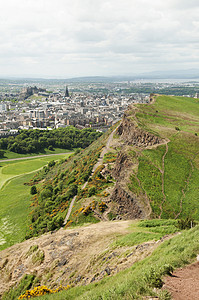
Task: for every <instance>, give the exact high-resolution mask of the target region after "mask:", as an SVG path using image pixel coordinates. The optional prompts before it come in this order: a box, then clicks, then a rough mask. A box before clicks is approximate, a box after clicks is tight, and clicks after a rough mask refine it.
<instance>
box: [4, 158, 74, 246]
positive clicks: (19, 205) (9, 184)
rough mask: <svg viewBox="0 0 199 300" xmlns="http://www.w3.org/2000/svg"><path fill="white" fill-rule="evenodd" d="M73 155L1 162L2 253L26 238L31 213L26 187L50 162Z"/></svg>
mask: <svg viewBox="0 0 199 300" xmlns="http://www.w3.org/2000/svg"><path fill="white" fill-rule="evenodd" d="M69 155H70V154H63V155H57V156H56V155H53V156H46V157H40V158H33V159H24V160H20V161H14V160H13V161H9V162H1V163H0V250H2V249H5V248H7V247H9V246H11V245H13V244H15V243H17V242H20V241H22V240H23V239H24V237H25V234H26V231H27V225H28V224H27V216H28V214H29V211H30V201H29V200H30V198H31V197H32V196H31V195H30V186H28V185H24V183H25V182H28V181H30V179H31V178H32V177H33V175H34V174H35V173H36V172H37V171H38V170H39V169H41V168H43V166H45V165H46V164H48V163H49V162H50V161H51V160H59V159H62V158H66V157H68V156H69Z"/></svg>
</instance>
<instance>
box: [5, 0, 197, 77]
mask: <svg viewBox="0 0 199 300" xmlns="http://www.w3.org/2000/svg"><path fill="white" fill-rule="evenodd" d="M198 16H199V1H198V0H165V1H161V0H70V1H69V0H6V1H2V3H1V9H0V76H1V77H3V76H19V77H23V76H27V77H43V78H70V77H81V76H117V75H133V74H140V73H145V72H152V71H156V70H162V71H167V70H169V71H170V70H181V69H183V70H186V69H192V68H199V18H198Z"/></svg>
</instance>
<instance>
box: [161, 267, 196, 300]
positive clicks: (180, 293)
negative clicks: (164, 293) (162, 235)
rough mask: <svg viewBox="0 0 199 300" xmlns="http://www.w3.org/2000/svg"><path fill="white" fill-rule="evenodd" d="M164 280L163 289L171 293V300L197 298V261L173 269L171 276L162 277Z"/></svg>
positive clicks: (193, 299)
mask: <svg viewBox="0 0 199 300" xmlns="http://www.w3.org/2000/svg"><path fill="white" fill-rule="evenodd" d="M164 282H165V285H164V289H167V290H168V291H169V292H170V293H171V296H172V299H173V300H198V299H199V284H198V283H199V261H197V262H195V263H193V264H191V265H188V266H187V267H185V268H181V269H177V270H175V271H174V272H173V274H172V276H171V277H166V278H165V279H164Z"/></svg>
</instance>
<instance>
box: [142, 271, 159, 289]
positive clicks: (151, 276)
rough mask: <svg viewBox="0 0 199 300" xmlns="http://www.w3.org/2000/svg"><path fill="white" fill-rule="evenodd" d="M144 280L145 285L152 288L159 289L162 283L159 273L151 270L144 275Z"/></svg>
mask: <svg viewBox="0 0 199 300" xmlns="http://www.w3.org/2000/svg"><path fill="white" fill-rule="evenodd" d="M145 280H146V282H147V284H148V285H149V286H150V287H152V288H159V289H160V288H161V287H162V286H163V281H162V279H161V273H160V272H158V271H155V270H154V269H153V268H151V269H150V271H149V273H147V274H145Z"/></svg>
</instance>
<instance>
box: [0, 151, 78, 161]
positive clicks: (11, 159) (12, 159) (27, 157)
mask: <svg viewBox="0 0 199 300" xmlns="http://www.w3.org/2000/svg"><path fill="white" fill-rule="evenodd" d="M73 153H74V152H66V153H57V154H56V153H55V154H54V153H53V154H43V155H35V156H24V157H18V158H10V159H1V160H0V163H2V162H8V161H15V160H23V159H33V158H40V157H46V156H55V155H64V154H69V155H70V154H73Z"/></svg>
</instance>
